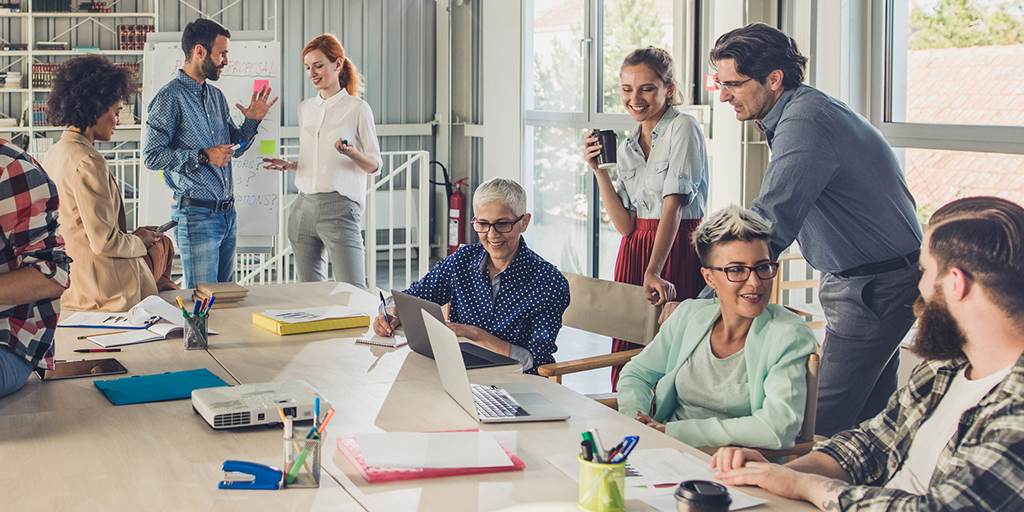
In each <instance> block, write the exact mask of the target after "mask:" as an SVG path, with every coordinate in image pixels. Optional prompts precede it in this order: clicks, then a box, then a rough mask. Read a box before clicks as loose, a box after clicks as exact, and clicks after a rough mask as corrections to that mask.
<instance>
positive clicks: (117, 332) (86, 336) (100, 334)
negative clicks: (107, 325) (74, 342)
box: [78, 331, 128, 340]
mask: <svg viewBox="0 0 1024 512" xmlns="http://www.w3.org/2000/svg"><path fill="white" fill-rule="evenodd" d="M124 332H128V331H114V332H101V333H99V334H86V335H85V336H79V337H78V339H80V340H84V339H86V338H93V337H96V336H106V335H108V334H121V333H124Z"/></svg>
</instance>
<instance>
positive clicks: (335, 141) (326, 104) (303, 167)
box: [263, 34, 383, 290]
mask: <svg viewBox="0 0 1024 512" xmlns="http://www.w3.org/2000/svg"><path fill="white" fill-rule="evenodd" d="M302 62H303V64H305V66H306V76H307V77H309V81H310V82H312V83H313V87H314V88H315V89H316V90H317V96H316V97H315V98H310V99H307V100H305V101H303V102H302V103H301V104H299V126H300V127H301V128H302V129H301V130H299V154H300V155H302V157H301V158H300V159H299V160H296V161H291V162H289V161H287V160H282V159H279V158H264V159H263V162H264V163H266V164H267V166H266V168H267V169H276V170H279V171H284V170H288V171H296V173H295V186H296V188H298V189H299V197H297V198H296V199H295V202H294V203H293V204H292V208H291V210H290V211H289V212H288V240H290V241H291V243H292V249H293V250H294V251H295V270H296V272H297V273H298V275H299V281H302V282H309V281H326V280H327V272H326V265H325V264H324V251H326V252H327V254H328V255H330V258H331V264H332V265H333V266H334V276H335V280H337V281H344V282H346V283H351V284H353V285H355V286H357V287H359V288H362V289H364V290H365V289H366V269H365V268H364V266H365V264H364V259H365V255H364V252H363V237H362V235H361V234H360V230H361V229H362V228H361V225H362V223H361V221H362V217H363V203H364V201H365V199H366V176H367V175H368V174H373V173H375V172H377V171H378V170H380V168H381V166H382V165H383V161H382V160H381V157H380V146H379V145H378V144H377V131H376V129H375V128H374V124H373V111H372V110H370V105H369V104H368V103H366V102H365V101H363V100H362V99H361V98H360V97H359V96H360V92H361V90H362V87H363V84H362V81H363V77H362V75H360V74H359V71H357V70H356V67H355V65H354V64H353V63H352V61H351V60H350V59H349V58H348V57H345V49H344V48H342V46H341V43H339V42H338V39H337V38H335V37H334V36H333V35H331V34H323V35H321V36H317V37H315V38H314V39H313V40H312V41H310V42H309V43H308V44H306V47H305V48H303V50H302Z"/></svg>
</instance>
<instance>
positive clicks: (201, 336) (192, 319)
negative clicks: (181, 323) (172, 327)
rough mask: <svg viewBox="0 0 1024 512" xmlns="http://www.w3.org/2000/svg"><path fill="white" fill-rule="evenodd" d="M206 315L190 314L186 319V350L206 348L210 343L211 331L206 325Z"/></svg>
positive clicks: (183, 335)
mask: <svg viewBox="0 0 1024 512" xmlns="http://www.w3.org/2000/svg"><path fill="white" fill-rule="evenodd" d="M208 318H209V317H207V316H206V315H190V316H189V317H188V318H186V319H185V332H184V333H183V334H182V337H183V338H185V350H206V349H207V347H209V345H210V333H209V331H208V330H207V327H206V321H207V319H208Z"/></svg>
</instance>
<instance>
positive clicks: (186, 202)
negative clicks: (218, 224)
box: [178, 197, 235, 212]
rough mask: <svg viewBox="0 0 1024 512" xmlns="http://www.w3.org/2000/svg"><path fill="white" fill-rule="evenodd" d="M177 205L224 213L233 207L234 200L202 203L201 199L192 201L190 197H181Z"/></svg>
mask: <svg viewBox="0 0 1024 512" xmlns="http://www.w3.org/2000/svg"><path fill="white" fill-rule="evenodd" d="M178 204H179V205H181V206H198V207H200V208H209V209H211V210H213V211H215V212H226V211H228V210H230V209H232V208H234V206H235V198H233V197H232V198H231V199H226V200H224V201H220V202H217V201H203V200H201V199H192V198H191V197H183V198H181V199H179V200H178Z"/></svg>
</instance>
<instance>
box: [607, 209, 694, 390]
mask: <svg viewBox="0 0 1024 512" xmlns="http://www.w3.org/2000/svg"><path fill="white" fill-rule="evenodd" d="M700 222H701V221H700V219H683V220H682V221H680V222H679V231H677V232H676V239H675V242H673V243H672V249H671V250H669V252H668V260H667V261H666V262H665V269H664V270H662V272H661V278H662V279H664V280H666V281H668V282H670V283H672V284H673V285H675V287H676V298H675V299H673V300H677V301H679V300H684V299H695V298H697V295H698V294H699V293H700V292H701V290H703V289H704V285H705V283H704V277H703V276H702V275H701V273H700V259H699V258H698V257H697V250H696V249H694V247H693V244H692V243H691V242H690V236H691V235H692V234H693V230H695V229H697V226H698V225H700ZM657 232H658V219H637V220H636V229H634V230H633V232H632V233H630V234H629V236H627V237H625V238H623V239H622V243H621V245H619V257H618V258H617V259H616V260H615V280H616V281H618V282H620V283H629V284H635V285H640V286H643V284H644V271H646V270H647V263H648V262H649V261H650V260H651V253H652V252H653V251H654V237H655V235H656V234H657ZM641 347H642V345H638V344H635V343H630V342H628V341H623V340H619V339H613V340H612V352H622V351H625V350H633V349H636V348H641ZM620 371H622V366H614V367H612V391H615V390H616V388H617V385H618V382H619V372H620Z"/></svg>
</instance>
